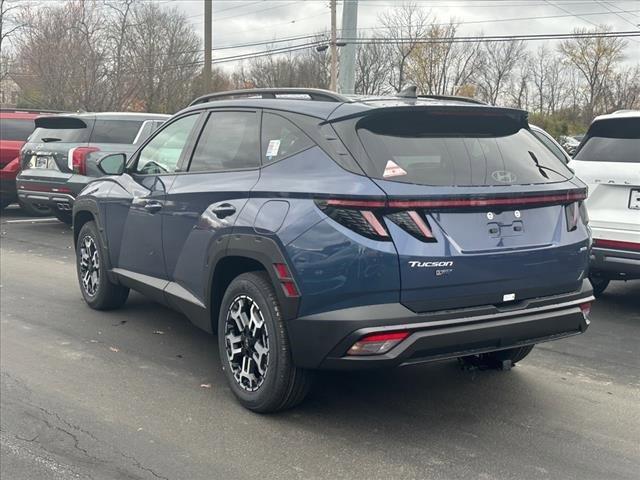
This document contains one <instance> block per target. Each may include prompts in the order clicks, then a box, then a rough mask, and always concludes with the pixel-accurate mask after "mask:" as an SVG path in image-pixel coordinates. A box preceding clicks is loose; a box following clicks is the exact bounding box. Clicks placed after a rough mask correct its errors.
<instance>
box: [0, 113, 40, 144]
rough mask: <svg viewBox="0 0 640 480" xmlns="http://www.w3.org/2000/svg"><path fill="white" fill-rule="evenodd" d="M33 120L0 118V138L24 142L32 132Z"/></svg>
mask: <svg viewBox="0 0 640 480" xmlns="http://www.w3.org/2000/svg"><path fill="white" fill-rule="evenodd" d="M34 128H35V123H34V122H33V120H29V119H26V118H25V119H21V118H0V140H14V141H21V142H24V141H26V140H27V138H28V137H29V135H31V133H33V130H34Z"/></svg>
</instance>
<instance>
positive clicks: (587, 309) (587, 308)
mask: <svg viewBox="0 0 640 480" xmlns="http://www.w3.org/2000/svg"><path fill="white" fill-rule="evenodd" d="M580 310H581V311H582V315H584V318H587V317H589V314H590V313H591V302H585V303H581V304H580Z"/></svg>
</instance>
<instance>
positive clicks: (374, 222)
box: [360, 210, 389, 237]
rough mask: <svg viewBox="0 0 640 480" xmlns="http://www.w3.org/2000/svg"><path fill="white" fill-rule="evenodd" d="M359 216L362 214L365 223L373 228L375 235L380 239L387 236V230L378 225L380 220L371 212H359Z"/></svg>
mask: <svg viewBox="0 0 640 480" xmlns="http://www.w3.org/2000/svg"><path fill="white" fill-rule="evenodd" d="M360 214H362V216H363V217H364V219H365V220H366V221H367V223H368V224H369V225H371V228H373V230H374V231H375V232H376V234H378V235H380V236H381V237H388V236H389V234H388V233H387V230H386V229H385V228H384V227H383V226H382V224H381V223H380V220H378V218H377V217H376V216H375V215H374V214H373V212H371V211H370V210H361V211H360Z"/></svg>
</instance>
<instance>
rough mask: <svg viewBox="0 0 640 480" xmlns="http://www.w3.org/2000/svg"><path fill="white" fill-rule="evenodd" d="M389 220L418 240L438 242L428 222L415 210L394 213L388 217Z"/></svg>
mask: <svg viewBox="0 0 640 480" xmlns="http://www.w3.org/2000/svg"><path fill="white" fill-rule="evenodd" d="M387 218H388V219H389V220H391V221H392V222H393V223H395V224H396V225H398V226H399V227H400V228H402V229H403V230H405V231H406V232H409V233H410V234H411V235H413V236H414V237H416V238H417V239H418V240H422V241H425V242H435V241H436V239H435V237H434V236H433V232H432V231H431V227H430V226H429V223H428V222H427V220H426V219H425V218H424V217H423V216H422V215H421V214H420V213H418V212H417V211H415V210H409V211H405V212H394V213H391V214H389V215H387Z"/></svg>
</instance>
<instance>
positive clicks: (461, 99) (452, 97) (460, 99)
mask: <svg viewBox="0 0 640 480" xmlns="http://www.w3.org/2000/svg"><path fill="white" fill-rule="evenodd" d="M418 98H433V99H434V100H457V101H458V102H467V103H475V104H477V105H489V104H488V103H487V102H483V101H482V100H476V99H475V98H469V97H459V96H457V95H418Z"/></svg>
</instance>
